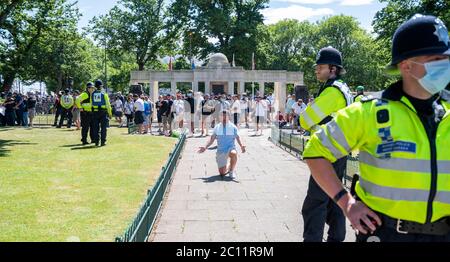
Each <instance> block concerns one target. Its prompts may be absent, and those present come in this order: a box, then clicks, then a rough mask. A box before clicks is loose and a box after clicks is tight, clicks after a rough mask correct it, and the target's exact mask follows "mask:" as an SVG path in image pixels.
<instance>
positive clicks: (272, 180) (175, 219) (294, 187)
mask: <svg viewBox="0 0 450 262" xmlns="http://www.w3.org/2000/svg"><path fill="white" fill-rule="evenodd" d="M269 134H270V130H265V132H264V135H263V136H253V132H252V131H247V129H241V131H240V135H241V138H242V140H243V142H244V144H245V145H246V146H247V152H246V153H245V154H242V153H240V150H239V160H238V165H237V178H236V179H235V180H232V179H230V178H228V177H225V179H221V178H220V177H219V174H218V171H217V165H216V162H215V150H207V151H206V152H205V153H203V154H198V153H197V152H196V151H197V149H198V147H199V146H202V145H205V144H206V140H207V139H209V137H208V138H204V137H203V138H196V137H194V138H189V139H188V140H187V142H186V145H185V148H184V151H183V153H182V158H181V159H180V162H179V165H178V167H177V170H176V173H175V174H174V177H173V181H172V183H171V185H169V186H170V188H169V193H168V194H167V195H166V198H165V200H164V203H163V208H162V212H161V213H160V215H159V218H158V221H157V223H156V227H155V228H154V229H153V231H152V235H151V236H150V241H171V242H178V241H189V242H192V241H194V242H196V241H216V242H239V241H270V242H275V241H276V242H278V241H289V242H291V241H302V239H303V238H302V233H303V219H302V217H301V214H300V209H301V205H302V203H303V200H304V198H305V196H306V190H307V185H308V179H309V170H308V167H307V166H306V164H305V163H303V162H301V161H299V160H298V159H296V158H295V157H294V156H292V155H290V154H289V153H287V152H285V151H283V150H281V149H280V148H278V147H277V146H275V145H274V144H273V143H272V142H270V141H269V140H268V135H269ZM325 232H326V231H325ZM353 239H354V233H353V230H351V229H350V228H349V227H348V231H347V239H346V241H353Z"/></svg>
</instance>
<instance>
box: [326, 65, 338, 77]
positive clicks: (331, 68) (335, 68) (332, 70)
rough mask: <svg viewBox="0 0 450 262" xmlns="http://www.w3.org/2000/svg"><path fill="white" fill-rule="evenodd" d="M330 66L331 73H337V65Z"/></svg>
mask: <svg viewBox="0 0 450 262" xmlns="http://www.w3.org/2000/svg"><path fill="white" fill-rule="evenodd" d="M328 68H329V69H330V73H331V74H335V75H337V66H334V65H329V67H328Z"/></svg>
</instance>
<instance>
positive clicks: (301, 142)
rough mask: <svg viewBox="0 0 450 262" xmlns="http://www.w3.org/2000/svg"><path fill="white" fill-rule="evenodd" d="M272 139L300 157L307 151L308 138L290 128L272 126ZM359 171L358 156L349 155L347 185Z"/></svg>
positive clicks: (345, 180)
mask: <svg viewBox="0 0 450 262" xmlns="http://www.w3.org/2000/svg"><path fill="white" fill-rule="evenodd" d="M270 138H271V140H272V142H273V143H275V144H276V145H278V146H279V147H281V148H283V149H284V150H285V151H288V152H290V153H291V154H294V155H295V156H296V157H298V158H302V154H303V151H305V146H306V143H307V142H308V139H307V138H304V137H303V136H301V135H299V134H294V133H292V132H291V131H290V130H289V131H288V129H286V131H283V129H279V128H277V127H276V126H272V130H271V137H270ZM358 173H359V166H358V156H353V155H352V154H350V155H349V157H348V160H347V170H346V172H345V179H344V183H345V185H346V186H350V184H351V181H352V179H353V175H354V174H358Z"/></svg>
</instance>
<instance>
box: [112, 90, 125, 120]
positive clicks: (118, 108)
mask: <svg viewBox="0 0 450 262" xmlns="http://www.w3.org/2000/svg"><path fill="white" fill-rule="evenodd" d="M113 106H114V116H115V118H116V121H117V122H119V127H122V116H123V103H122V100H120V98H119V97H118V96H116V100H115V101H114V103H113Z"/></svg>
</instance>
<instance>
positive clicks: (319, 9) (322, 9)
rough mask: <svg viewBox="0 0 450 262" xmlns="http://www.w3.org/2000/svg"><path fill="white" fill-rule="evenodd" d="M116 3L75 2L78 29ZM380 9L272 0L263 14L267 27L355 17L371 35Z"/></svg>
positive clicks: (333, 1)
mask: <svg viewBox="0 0 450 262" xmlns="http://www.w3.org/2000/svg"><path fill="white" fill-rule="evenodd" d="M72 1H74V0H72ZM117 2H118V0H78V7H79V9H80V12H81V13H82V14H83V16H82V18H81V21H80V23H79V28H80V29H81V28H83V27H85V26H87V25H88V23H89V20H90V19H91V18H92V17H94V16H98V15H101V14H106V13H107V12H108V10H109V9H111V8H112V7H113V6H114V5H115V4H116V3H117ZM383 6H385V4H384V3H383V4H381V3H379V2H378V1H377V0H271V1H270V3H269V8H268V9H265V10H264V11H263V14H264V17H265V23H266V24H271V23H275V22H277V21H279V20H281V19H284V18H295V19H298V20H309V21H311V22H314V21H317V20H320V19H321V18H322V17H324V16H327V15H338V14H345V15H350V16H353V17H356V18H357V19H358V21H359V22H360V24H361V26H362V27H363V28H364V29H366V30H368V31H371V30H372V26H371V23H372V19H373V17H374V15H375V13H376V12H377V11H379V10H381V8H383Z"/></svg>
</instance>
